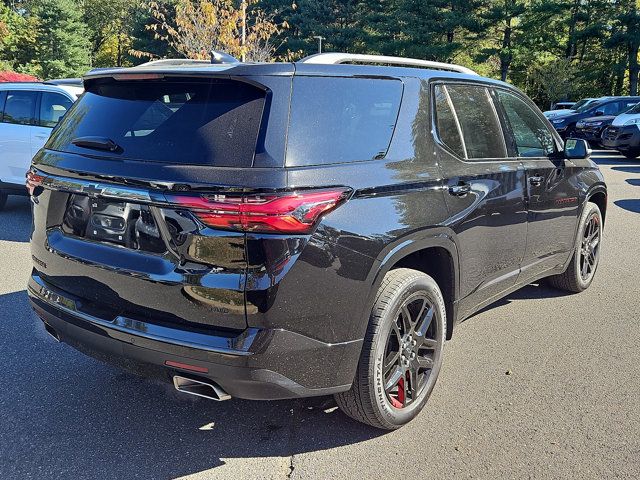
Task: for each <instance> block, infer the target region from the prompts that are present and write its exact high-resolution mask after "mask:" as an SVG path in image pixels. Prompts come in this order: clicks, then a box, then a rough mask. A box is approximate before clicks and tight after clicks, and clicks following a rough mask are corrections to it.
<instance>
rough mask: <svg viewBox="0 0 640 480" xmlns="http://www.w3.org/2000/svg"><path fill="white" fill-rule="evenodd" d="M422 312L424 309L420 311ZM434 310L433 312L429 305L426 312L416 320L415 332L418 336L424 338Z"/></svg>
mask: <svg viewBox="0 0 640 480" xmlns="http://www.w3.org/2000/svg"><path fill="white" fill-rule="evenodd" d="M422 312H424V309H423V310H422V311H421V312H420V313H422ZM434 312H435V309H434V308H433V307H432V306H430V307H429V309H428V310H427V312H426V313H425V314H424V316H423V317H422V318H421V319H420V320H419V321H418V326H417V328H416V333H417V334H418V335H419V336H420V337H422V338H424V337H425V335H426V334H427V330H428V329H429V327H430V326H431V320H433V314H434Z"/></svg>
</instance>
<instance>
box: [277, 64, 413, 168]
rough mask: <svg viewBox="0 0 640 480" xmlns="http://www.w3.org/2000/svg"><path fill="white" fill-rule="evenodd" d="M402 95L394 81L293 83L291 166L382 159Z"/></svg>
mask: <svg viewBox="0 0 640 480" xmlns="http://www.w3.org/2000/svg"><path fill="white" fill-rule="evenodd" d="M402 92H403V84H402V82H401V81H400V80H394V79H379V78H376V79H372V78H343V77H306V76H298V77H294V79H293V93H292V100H291V116H290V123H289V135H288V143H287V160H286V164H287V166H289V167H298V166H310V165H324V164H332V163H349V162H361V161H366V160H373V159H377V158H383V157H384V156H385V155H386V153H387V150H388V148H389V144H390V142H391V138H392V136H393V131H394V129H395V125H396V120H397V118H398V110H399V108H400V102H401V100H402Z"/></svg>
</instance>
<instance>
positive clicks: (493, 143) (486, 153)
mask: <svg viewBox="0 0 640 480" xmlns="http://www.w3.org/2000/svg"><path fill="white" fill-rule="evenodd" d="M446 89H447V92H448V93H449V97H450V98H451V103H452V105H453V109H454V113H455V115H456V116H457V118H458V123H459V124H460V129H461V130H462V138H463V140H464V145H465V148H466V151H467V158H468V159H482V158H504V157H506V156H507V152H506V148H505V144H504V137H503V134H502V127H501V126H500V122H499V121H498V117H497V116H496V112H495V109H494V106H493V102H492V100H491V98H490V97H489V91H488V90H487V89H486V88H485V87H483V86H479V85H462V84H458V85H447V86H446Z"/></svg>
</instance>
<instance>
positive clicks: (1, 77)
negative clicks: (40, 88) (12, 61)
mask: <svg viewBox="0 0 640 480" xmlns="http://www.w3.org/2000/svg"><path fill="white" fill-rule="evenodd" d="M37 81H38V79H37V78H36V77H34V76H33V75H27V74H26V73H17V72H0V82H37Z"/></svg>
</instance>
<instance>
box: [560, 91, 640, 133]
mask: <svg viewBox="0 0 640 480" xmlns="http://www.w3.org/2000/svg"><path fill="white" fill-rule="evenodd" d="M638 102H640V97H602V98H601V99H600V100H599V101H597V102H592V103H588V104H585V105H584V106H583V107H580V108H579V109H578V110H576V111H573V110H568V113H566V114H559V115H557V116H555V117H553V118H552V119H550V120H551V124H552V125H553V126H554V128H555V129H556V130H557V131H558V133H559V134H560V136H561V137H562V138H565V139H566V138H569V137H571V136H573V135H574V134H575V131H576V124H577V123H578V122H579V121H581V120H585V119H588V118H591V117H607V116H613V117H615V116H616V115H619V114H620V113H621V112H623V111H624V110H626V109H628V108H629V107H631V106H633V105H635V104H637V103H638Z"/></svg>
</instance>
